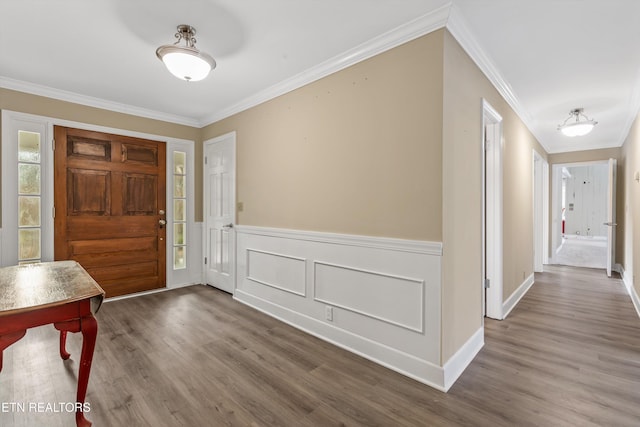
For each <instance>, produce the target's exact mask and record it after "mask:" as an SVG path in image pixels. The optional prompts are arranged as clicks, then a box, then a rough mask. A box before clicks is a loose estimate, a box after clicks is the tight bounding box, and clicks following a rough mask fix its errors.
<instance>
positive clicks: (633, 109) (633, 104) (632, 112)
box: [618, 73, 640, 147]
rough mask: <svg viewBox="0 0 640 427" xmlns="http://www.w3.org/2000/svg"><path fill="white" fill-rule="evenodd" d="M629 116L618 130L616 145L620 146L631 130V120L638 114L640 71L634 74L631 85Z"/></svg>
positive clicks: (639, 108) (639, 105)
mask: <svg viewBox="0 0 640 427" xmlns="http://www.w3.org/2000/svg"><path fill="white" fill-rule="evenodd" d="M628 111H629V116H628V117H627V120H626V121H625V124H624V126H623V128H622V132H620V136H619V137H618V147H622V146H623V145H624V143H625V141H626V140H627V137H628V136H629V132H631V126H633V122H634V121H635V120H636V118H637V117H638V114H640V73H638V75H637V76H636V83H635V85H633V90H632V91H631V98H630V99H629V108H628Z"/></svg>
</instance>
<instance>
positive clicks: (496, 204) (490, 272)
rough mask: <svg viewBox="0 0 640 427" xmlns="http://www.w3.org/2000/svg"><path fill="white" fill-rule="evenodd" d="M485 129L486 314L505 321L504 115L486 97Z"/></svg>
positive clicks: (484, 110)
mask: <svg viewBox="0 0 640 427" xmlns="http://www.w3.org/2000/svg"><path fill="white" fill-rule="evenodd" d="M482 105H483V131H484V140H483V143H484V144H483V145H484V150H485V153H484V155H485V171H484V173H485V177H484V179H485V183H484V192H485V194H484V195H485V209H484V216H485V218H484V221H483V228H484V230H485V231H484V245H483V251H484V257H483V258H484V262H483V265H484V269H485V271H484V274H483V281H482V282H483V286H485V285H484V283H485V280H484V279H487V280H488V283H489V287H488V288H485V289H484V292H485V298H484V300H486V307H485V315H486V316H487V317H491V318H493V319H498V320H502V318H503V301H502V180H503V177H502V150H503V145H502V117H501V116H500V114H499V113H498V112H497V111H496V110H495V109H494V108H493V107H491V105H489V103H487V102H486V101H485V100H483V103H482Z"/></svg>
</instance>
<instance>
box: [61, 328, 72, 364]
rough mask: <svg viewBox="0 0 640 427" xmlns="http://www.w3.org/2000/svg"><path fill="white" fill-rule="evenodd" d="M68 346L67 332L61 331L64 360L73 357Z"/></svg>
mask: <svg viewBox="0 0 640 427" xmlns="http://www.w3.org/2000/svg"><path fill="white" fill-rule="evenodd" d="M66 344H67V331H60V357H62V360H67V359H68V358H69V357H71V354H70V353H68V352H67V350H66Z"/></svg>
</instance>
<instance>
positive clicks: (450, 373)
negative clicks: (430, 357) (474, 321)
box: [444, 326, 484, 391]
mask: <svg viewBox="0 0 640 427" xmlns="http://www.w3.org/2000/svg"><path fill="white" fill-rule="evenodd" d="M483 346H484V327H482V326H481V327H480V328H479V329H478V330H477V331H476V332H475V333H474V334H473V335H472V336H471V338H469V339H468V340H467V342H466V343H465V344H464V345H463V346H462V347H460V349H459V350H458V351H457V352H456V354H454V355H453V356H452V357H451V358H450V359H449V360H448V361H447V363H445V364H444V391H448V390H449V388H451V386H452V385H453V383H455V382H456V380H457V379H458V378H459V377H460V375H462V373H463V372H464V370H465V369H466V368H467V366H469V364H470V363H471V362H472V361H473V359H474V358H475V357H476V355H477V354H478V352H479V351H480V350H481V349H482V347H483Z"/></svg>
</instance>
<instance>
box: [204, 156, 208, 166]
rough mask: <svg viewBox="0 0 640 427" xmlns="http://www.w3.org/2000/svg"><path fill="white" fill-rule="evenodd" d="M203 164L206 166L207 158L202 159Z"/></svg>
mask: <svg viewBox="0 0 640 427" xmlns="http://www.w3.org/2000/svg"><path fill="white" fill-rule="evenodd" d="M204 164H205V165H206V164H207V158H206V157H205V158H204Z"/></svg>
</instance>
